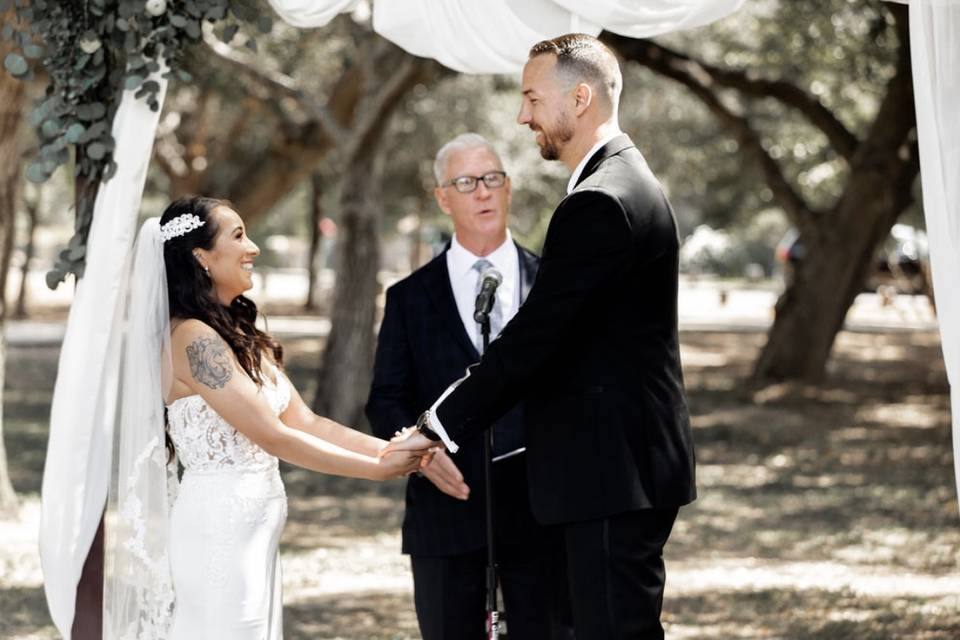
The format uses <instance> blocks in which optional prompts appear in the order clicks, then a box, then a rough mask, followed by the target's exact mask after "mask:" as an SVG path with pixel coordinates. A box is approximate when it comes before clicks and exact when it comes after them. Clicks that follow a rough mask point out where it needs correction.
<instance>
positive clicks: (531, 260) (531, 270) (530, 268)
mask: <svg viewBox="0 0 960 640" xmlns="http://www.w3.org/2000/svg"><path fill="white" fill-rule="evenodd" d="M514 244H516V243H514ZM517 258H519V261H520V304H523V303H524V301H525V300H526V299H527V294H529V293H530V287H532V286H533V281H534V280H536V279H537V268H538V265H537V258H536V257H535V256H534V255H533V254H532V253H530V252H529V251H525V250H524V249H523V247H521V246H520V245H519V244H517Z"/></svg>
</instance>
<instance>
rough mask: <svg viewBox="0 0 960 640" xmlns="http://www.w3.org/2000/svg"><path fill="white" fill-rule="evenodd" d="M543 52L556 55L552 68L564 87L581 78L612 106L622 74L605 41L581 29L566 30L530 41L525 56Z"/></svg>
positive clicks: (570, 85)
mask: <svg viewBox="0 0 960 640" xmlns="http://www.w3.org/2000/svg"><path fill="white" fill-rule="evenodd" d="M547 54H553V55H555V56H557V66H556V69H555V71H556V74H557V77H558V79H559V80H560V81H561V82H562V83H563V84H564V85H565V86H566V87H573V86H574V85H575V84H578V83H580V82H585V83H587V84H589V85H590V86H591V87H593V89H594V90H595V91H598V92H599V93H600V94H601V95H602V96H603V97H604V98H606V100H607V101H608V104H609V105H610V106H611V107H612V108H613V109H614V110H615V109H616V107H617V104H618V103H619V102H620V90H621V89H622V88H623V76H622V75H621V73H620V64H619V63H618V62H617V57H616V56H615V55H614V53H613V51H611V50H610V48H609V47H607V45H605V44H603V43H602V42H600V40H598V39H597V38H595V37H593V36H590V35H587V34H585V33H568V34H566V35H562V36H557V37H556V38H551V39H550V40H542V41H541V42H538V43H537V44H535V45H533V46H532V47H531V48H530V55H529V57H530V58H535V57H537V56H542V55H547Z"/></svg>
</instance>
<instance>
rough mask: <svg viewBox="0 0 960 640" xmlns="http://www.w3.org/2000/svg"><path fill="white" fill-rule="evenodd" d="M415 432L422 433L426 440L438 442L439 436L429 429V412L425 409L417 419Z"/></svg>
mask: <svg viewBox="0 0 960 640" xmlns="http://www.w3.org/2000/svg"><path fill="white" fill-rule="evenodd" d="M417 431H419V432H420V433H422V434H423V435H424V436H426V437H427V439H428V440H432V441H433V442H439V441H440V436H439V435H437V432H436V431H434V430H433V429H431V428H430V410H429V409H427V410H426V411H424V412H423V413H421V414H420V417H419V418H417Z"/></svg>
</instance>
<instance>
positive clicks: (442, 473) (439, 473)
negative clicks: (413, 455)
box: [420, 449, 470, 500]
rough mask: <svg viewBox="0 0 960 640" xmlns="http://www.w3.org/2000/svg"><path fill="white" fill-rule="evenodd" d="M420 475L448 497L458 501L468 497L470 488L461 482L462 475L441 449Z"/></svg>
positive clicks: (422, 469) (421, 470)
mask: <svg viewBox="0 0 960 640" xmlns="http://www.w3.org/2000/svg"><path fill="white" fill-rule="evenodd" d="M420 473H421V474H422V475H423V476H424V477H425V478H426V479H427V480H429V481H430V482H432V483H433V484H434V486H435V487H436V488H437V489H440V491H443V492H444V493H445V494H447V495H448V496H452V497H454V498H457V499H458V500H466V499H467V498H469V497H470V487H468V486H467V484H466V483H465V482H464V481H463V474H462V473H460V469H458V468H457V465H456V464H454V463H453V460H452V459H451V458H450V456H448V455H447V452H446V451H444V450H443V449H439V450H438V451H437V452H436V453H435V454H434V456H433V459H432V460H430V461H429V462H428V463H427V464H426V465H425V466H423V467H422V468H421V469H420Z"/></svg>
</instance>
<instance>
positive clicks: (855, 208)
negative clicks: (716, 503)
mask: <svg viewBox="0 0 960 640" xmlns="http://www.w3.org/2000/svg"><path fill="white" fill-rule="evenodd" d="M886 10H887V11H889V12H890V14H891V15H892V16H893V18H894V20H893V24H894V29H895V31H896V36H897V40H898V42H899V49H898V58H897V64H896V72H895V74H894V76H893V77H892V78H890V80H889V81H888V82H887V86H886V93H885V95H884V97H883V100H882V102H881V105H880V109H879V110H878V112H877V115H876V117H875V119H874V121H873V122H872V123H871V124H870V127H869V130H868V132H867V135H866V136H865V137H864V138H863V140H859V139H858V138H857V137H856V136H855V135H854V134H853V133H852V132H851V131H849V130H848V129H847V128H846V126H845V125H844V124H843V123H842V122H841V121H840V120H839V119H838V118H837V117H836V115H835V114H834V113H832V112H831V111H829V110H828V109H827V107H826V106H825V105H824V104H822V103H821V102H820V101H819V99H818V98H817V97H816V96H814V95H812V94H809V93H808V92H807V91H806V89H804V88H802V87H800V86H798V85H795V84H792V82H791V81H789V80H788V79H786V78H773V79H770V78H764V77H761V76H758V75H756V74H752V73H748V72H746V71H744V70H739V69H730V68H724V67H717V66H713V65H710V64H707V63H705V62H702V61H699V60H696V59H694V58H692V57H690V56H688V55H686V54H683V53H680V52H676V51H673V50H671V49H669V48H667V47H664V46H662V45H660V44H658V43H656V42H654V41H651V40H642V39H641V40H635V39H631V38H626V37H623V36H618V35H615V34H609V33H607V34H604V35H603V39H604V40H605V41H606V42H607V43H608V44H610V45H611V46H612V47H614V48H615V49H617V50H618V51H619V52H620V53H621V55H622V56H623V57H624V58H625V59H627V60H632V61H635V62H637V63H639V64H642V65H644V66H645V67H647V68H649V69H650V70H652V71H654V72H656V73H659V74H661V75H664V76H666V77H668V78H671V79H673V80H676V81H677V82H680V83H681V84H683V85H684V86H686V87H687V88H688V89H689V90H690V91H691V92H692V93H693V94H694V95H695V96H696V97H697V98H699V99H700V100H701V101H702V102H703V103H704V105H705V106H706V107H707V108H708V109H709V110H710V111H711V112H712V113H713V114H714V116H715V117H716V118H717V120H718V121H719V122H720V123H721V124H722V125H723V126H724V127H725V129H726V130H727V131H728V132H729V133H730V134H731V135H732V136H733V137H734V138H735V139H736V141H737V143H738V147H739V149H740V151H739V153H740V154H741V155H742V157H743V158H744V160H745V161H746V162H750V163H751V164H753V165H754V166H755V167H756V168H757V169H758V170H759V171H760V172H761V175H763V177H764V180H765V182H766V184H767V186H768V188H769V189H770V190H771V191H772V193H773V195H774V197H775V198H776V200H777V203H778V204H779V205H780V206H781V207H782V208H783V210H784V212H785V213H786V214H787V216H788V217H789V218H790V220H791V222H793V224H794V225H795V226H796V227H797V228H798V229H799V231H800V237H801V238H802V240H803V243H804V246H805V248H806V250H807V251H806V259H805V260H803V261H802V262H801V263H800V264H799V265H798V267H797V269H796V270H795V277H794V278H793V280H792V281H791V282H790V284H789V285H788V287H787V290H786V291H785V292H784V294H783V295H782V296H781V298H780V300H779V301H778V302H777V308H776V319H775V320H774V324H773V327H772V328H771V330H770V332H769V334H768V340H767V344H766V346H765V347H764V349H763V351H762V353H761V355H760V358H759V359H758V360H757V363H756V365H755V368H754V380H755V382H763V381H766V380H784V379H798V380H806V381H817V380H820V379H821V378H822V376H823V374H824V372H825V369H826V363H827V359H828V358H829V356H830V350H831V348H832V346H833V342H834V340H835V338H836V334H837V332H839V331H840V329H841V328H842V327H843V320H844V317H845V316H846V313H847V310H848V309H849V308H850V305H851V304H852V303H853V300H854V298H856V296H857V293H859V291H860V288H861V287H862V286H863V282H864V280H865V277H866V275H867V273H868V270H869V269H870V268H871V267H872V264H873V259H874V254H875V252H876V250H877V248H878V247H879V245H880V244H881V243H882V242H883V241H884V239H885V238H886V237H887V235H888V234H889V232H890V228H891V227H892V226H893V223H894V222H895V221H896V219H897V217H898V216H899V215H900V213H901V212H903V210H904V209H906V208H907V206H908V205H909V204H910V203H911V202H912V185H913V183H914V181H915V179H916V176H917V173H918V171H919V161H918V154H917V148H916V136H915V134H914V131H915V129H916V114H915V113H914V107H913V83H912V77H911V69H910V40H909V24H908V19H907V15H908V14H907V7H905V6H902V5H896V4H891V3H886ZM721 89H732V90H735V91H736V92H737V93H738V94H739V97H740V98H741V99H744V100H745V99H751V98H752V99H776V100H778V101H779V102H780V103H782V104H783V105H784V106H786V107H789V108H791V109H795V110H797V111H799V112H800V113H801V114H803V115H804V116H805V117H806V118H807V120H808V121H809V122H810V124H812V125H814V126H815V127H816V128H818V129H820V131H821V132H822V133H823V134H824V135H825V136H826V137H827V140H828V141H829V142H830V145H831V147H832V148H833V150H834V151H835V152H836V154H837V155H838V156H839V157H841V158H843V159H845V160H846V161H847V162H848V164H849V167H850V174H849V178H848V179H847V183H846V184H845V186H844V189H843V193H842V195H841V196H840V198H839V201H838V202H837V203H836V205H834V206H833V208H832V209H830V210H829V211H816V210H814V208H813V207H812V206H811V205H810V203H809V202H808V201H807V200H806V199H805V198H804V197H803V195H802V194H801V193H800V192H799V191H797V190H796V188H795V187H794V186H793V185H792V184H791V183H790V181H788V180H787V178H786V176H785V175H784V174H783V171H782V170H781V168H780V166H779V163H778V162H777V161H776V160H775V159H774V158H773V157H772V156H771V155H770V154H769V152H768V151H767V149H766V148H765V147H764V146H763V144H762V142H761V136H760V134H759V132H758V130H757V129H756V128H755V125H754V123H753V122H752V121H751V120H750V118H749V117H748V116H747V115H746V113H745V112H743V110H742V109H739V108H734V107H731V106H730V105H729V104H728V102H725V101H724V100H721V98H720V93H719V90H721Z"/></svg>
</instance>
